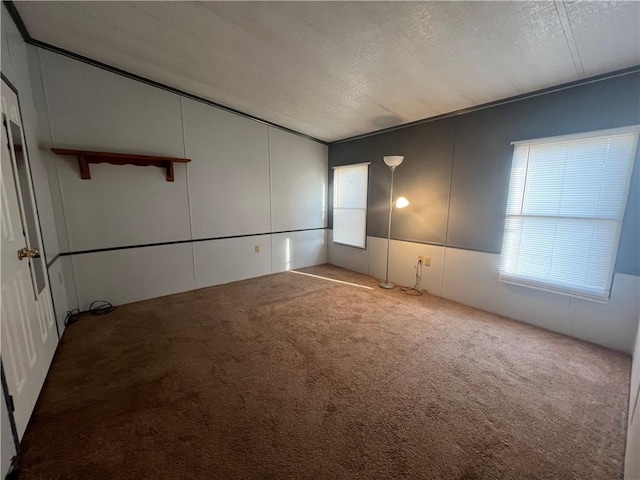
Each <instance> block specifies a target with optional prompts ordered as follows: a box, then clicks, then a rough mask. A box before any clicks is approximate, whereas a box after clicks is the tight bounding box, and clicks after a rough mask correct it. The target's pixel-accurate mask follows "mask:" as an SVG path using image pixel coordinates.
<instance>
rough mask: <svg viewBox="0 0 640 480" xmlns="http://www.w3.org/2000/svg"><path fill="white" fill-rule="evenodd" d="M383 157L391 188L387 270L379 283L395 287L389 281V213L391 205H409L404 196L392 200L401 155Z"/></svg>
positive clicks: (385, 286)
mask: <svg viewBox="0 0 640 480" xmlns="http://www.w3.org/2000/svg"><path fill="white" fill-rule="evenodd" d="M382 158H383V159H384V163H386V164H387V166H388V167H389V168H390V169H391V190H390V191H389V229H388V230H387V270H386V275H385V277H384V282H381V283H380V287H381V288H386V289H392V288H393V287H395V285H394V284H393V283H390V282H389V245H390V244H391V213H392V212H393V206H394V204H395V206H396V207H398V208H404V207H406V206H407V205H409V200H407V199H406V198H404V197H400V198H398V199H397V200H396V201H395V202H394V201H393V172H394V171H395V169H396V167H397V166H399V165H400V164H401V163H402V161H403V160H404V157H403V156H400V155H389V156H385V157H382Z"/></svg>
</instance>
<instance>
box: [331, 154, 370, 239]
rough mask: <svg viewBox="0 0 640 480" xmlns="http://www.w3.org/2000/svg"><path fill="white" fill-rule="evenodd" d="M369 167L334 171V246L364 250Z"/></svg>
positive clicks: (362, 164) (349, 167)
mask: <svg viewBox="0 0 640 480" xmlns="http://www.w3.org/2000/svg"><path fill="white" fill-rule="evenodd" d="M368 185H369V164H368V163H359V164H356V165H345V166H343V167H335V168H334V169H333V243H340V244H342V245H349V246H351V247H359V248H365V246H366V240H367V195H368V190H369V189H368Z"/></svg>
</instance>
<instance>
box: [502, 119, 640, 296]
mask: <svg viewBox="0 0 640 480" xmlns="http://www.w3.org/2000/svg"><path fill="white" fill-rule="evenodd" d="M620 134H632V135H635V138H634V139H633V143H632V150H631V152H632V153H631V159H630V164H629V165H628V172H627V176H626V179H625V181H626V184H625V185H624V187H623V189H622V190H623V192H622V202H621V205H622V208H621V210H620V214H619V217H617V216H616V217H615V218H610V219H606V218H604V217H599V216H597V215H584V216H576V217H575V218H577V219H580V220H594V221H602V222H605V221H615V222H616V231H615V235H614V236H613V242H614V243H613V244H611V248H612V254H611V258H610V260H609V263H608V270H607V277H606V278H607V282H608V288H607V289H606V290H605V291H604V292H603V294H602V295H600V294H598V293H589V292H588V289H587V288H583V289H582V291H581V292H580V291H579V290H580V289H579V287H578V286H577V285H576V286H571V285H570V283H567V282H564V283H563V282H562V281H561V280H560V279H559V278H557V277H556V278H555V282H554V281H553V280H554V279H553V278H552V277H550V276H549V277H547V279H546V281H545V280H544V278H543V277H539V278H538V279H535V278H534V277H527V276H524V275H522V274H520V275H519V276H518V274H517V273H512V272H506V271H505V270H504V269H503V265H504V262H505V248H506V245H507V222H508V220H509V219H510V218H518V217H520V218H534V217H541V218H548V219H549V220H551V221H553V220H555V221H557V220H558V219H565V220H566V219H570V218H572V217H570V216H567V215H560V214H556V215H536V214H528V215H527V214H524V213H523V208H524V206H521V207H520V211H519V213H518V214H514V213H509V205H510V200H511V198H510V197H511V190H512V188H514V187H513V184H514V181H516V179H515V176H514V172H515V170H514V167H516V164H515V159H516V153H517V147H519V146H527V147H529V148H531V146H534V145H542V144H552V143H558V144H561V143H566V142H568V141H579V140H581V139H584V140H590V139H595V138H597V137H606V136H614V135H620ZM639 136H640V125H632V126H626V127H619V128H611V129H602V130H594V131H589V132H581V133H577V134H569V135H559V136H553V137H543V138H537V139H531V140H519V141H515V142H512V143H511V145H513V146H514V149H513V153H512V164H511V168H510V173H509V184H508V194H507V195H508V198H507V205H506V208H505V224H504V231H503V244H502V251H501V253H500V265H499V270H498V280H499V281H500V282H502V283H507V284H512V285H518V286H522V287H527V288H532V289H535V290H541V291H546V292H551V293H555V294H558V295H565V296H569V297H573V298H580V299H583V300H589V301H594V302H598V303H607V302H608V300H609V299H610V298H611V290H612V288H611V287H612V284H613V280H614V277H615V264H616V260H617V256H618V250H619V247H620V238H621V232H622V227H623V223H624V217H625V212H626V207H627V203H628V201H629V190H630V186H631V182H632V178H633V171H634V168H637V166H636V165H635V163H636V160H637V157H638V143H639ZM559 147H560V146H559ZM530 167H531V163H530V157H528V158H527V160H526V164H525V168H526V173H525V175H524V180H523V182H524V186H523V187H522V188H523V190H522V194H521V196H520V195H519V194H518V197H516V199H520V200H521V201H522V204H523V205H524V202H525V199H526V195H527V190H526V188H527V180H528V179H529V171H530ZM564 185H566V179H565V180H564V181H563V186H564ZM591 213H593V212H591ZM520 248H521V247H520V246H518V254H520V252H521V250H520ZM550 255H552V254H551V253H550ZM518 277H519V278H518ZM593 285H594V289H593V290H592V291H594V292H595V287H596V284H593ZM605 295H606V296H605Z"/></svg>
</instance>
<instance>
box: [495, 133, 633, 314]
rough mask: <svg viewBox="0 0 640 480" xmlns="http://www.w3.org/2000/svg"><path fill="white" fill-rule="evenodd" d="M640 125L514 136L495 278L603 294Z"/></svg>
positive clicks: (600, 298)
mask: <svg viewBox="0 0 640 480" xmlns="http://www.w3.org/2000/svg"><path fill="white" fill-rule="evenodd" d="M639 131H640V130H639V128H638V127H632V128H621V129H615V130H601V131H597V132H590V133H586V134H579V135H567V136H562V137H552V138H545V139H540V140H529V141H522V142H514V146H515V147H514V152H513V165H512V168H511V180H510V183H509V197H508V202H507V212H506V221H505V229H504V241H503V246H502V256H501V263H500V280H502V281H505V282H509V283H515V284H518V285H524V286H529V287H533V288H539V289H543V290H549V291H552V292H556V293H561V294H566V295H572V296H577V297H581V298H587V299H591V300H596V301H606V300H607V299H608V298H609V293H610V288H611V282H612V279H613V269H614V264H615V260H616V255H617V249H618V241H619V238H620V230H621V228H622V218H623V215H624V209H625V205H626V201H627V193H628V190H629V182H630V179H631V171H632V169H633V162H634V158H635V155H636V149H637V144H638V132H639Z"/></svg>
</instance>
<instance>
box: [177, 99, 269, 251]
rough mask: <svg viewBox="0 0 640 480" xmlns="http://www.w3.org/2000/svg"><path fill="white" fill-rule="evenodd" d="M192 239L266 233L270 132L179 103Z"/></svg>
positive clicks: (222, 113)
mask: <svg viewBox="0 0 640 480" xmlns="http://www.w3.org/2000/svg"><path fill="white" fill-rule="evenodd" d="M183 109H184V135H185V145H186V152H187V156H188V157H189V158H191V159H192V162H191V163H190V164H189V167H188V169H189V194H190V197H191V217H192V222H193V237H194V238H196V239H199V238H212V237H224V236H231V235H244V234H251V233H266V232H270V231H271V229H270V221H269V217H270V209H269V149H268V127H267V126H266V125H264V124H262V123H259V122H255V121H253V120H250V119H248V118H245V117H241V116H239V115H235V114H233V113H229V112H226V111H224V110H221V109H218V108H213V107H211V106H210V105H206V104H204V103H201V102H196V101H194V100H190V99H183Z"/></svg>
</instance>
